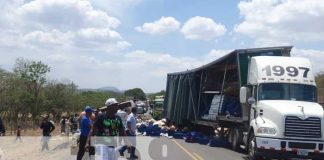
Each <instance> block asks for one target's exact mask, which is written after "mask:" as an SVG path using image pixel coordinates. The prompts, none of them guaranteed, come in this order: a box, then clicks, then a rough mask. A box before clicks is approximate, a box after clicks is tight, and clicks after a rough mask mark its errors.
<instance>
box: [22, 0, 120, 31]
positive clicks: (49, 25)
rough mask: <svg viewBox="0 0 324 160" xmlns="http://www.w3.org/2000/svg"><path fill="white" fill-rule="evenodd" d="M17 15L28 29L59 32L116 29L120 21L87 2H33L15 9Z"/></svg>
mask: <svg viewBox="0 0 324 160" xmlns="http://www.w3.org/2000/svg"><path fill="white" fill-rule="evenodd" d="M17 15H18V16H19V17H20V18H21V19H22V20H23V21H24V23H27V22H28V25H29V27H36V28H46V29H53V28H55V29H59V30H61V31H67V30H73V29H79V28H89V27H101V28H116V27H118V26H119V25H120V21H119V20H118V19H116V18H114V17H110V16H108V15H107V14H106V13H105V12H103V11H101V10H95V9H94V8H93V7H92V5H91V3H90V2H89V1H79V0H68V1H66V0H46V1H44V0H35V1H31V2H29V3H26V4H24V5H22V6H21V7H19V8H18V9H17Z"/></svg>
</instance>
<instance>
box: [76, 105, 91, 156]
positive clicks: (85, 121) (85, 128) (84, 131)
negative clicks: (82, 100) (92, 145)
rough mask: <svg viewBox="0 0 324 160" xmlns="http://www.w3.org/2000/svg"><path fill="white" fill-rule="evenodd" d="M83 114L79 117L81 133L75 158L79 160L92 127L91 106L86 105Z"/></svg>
mask: <svg viewBox="0 0 324 160" xmlns="http://www.w3.org/2000/svg"><path fill="white" fill-rule="evenodd" d="M84 111H85V113H86V114H85V115H84V116H83V117H82V118H81V123H80V128H81V134H80V143H79V152H78V155H77V160H81V159H82V157H83V155H84V152H85V149H86V146H87V144H89V139H90V134H91V133H90V132H91V129H92V121H91V120H90V116H91V115H92V108H91V107H89V106H87V107H86V108H85V109H84Z"/></svg>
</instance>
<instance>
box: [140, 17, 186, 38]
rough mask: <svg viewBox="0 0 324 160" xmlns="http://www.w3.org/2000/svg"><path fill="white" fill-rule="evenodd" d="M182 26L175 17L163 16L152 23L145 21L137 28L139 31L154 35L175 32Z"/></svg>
mask: <svg viewBox="0 0 324 160" xmlns="http://www.w3.org/2000/svg"><path fill="white" fill-rule="evenodd" d="M179 27H180V22H178V21H177V20H176V19H175V18H173V17H161V18H160V19H159V20H157V21H154V22H152V23H144V24H143V25H142V26H138V27H136V28H135V29H136V30H137V31H138V32H143V33H148V34H152V35H163V34H167V33H169V32H174V31H176V30H178V29H179Z"/></svg>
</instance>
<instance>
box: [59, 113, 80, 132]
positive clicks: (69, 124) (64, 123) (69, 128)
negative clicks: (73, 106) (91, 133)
mask: <svg viewBox="0 0 324 160" xmlns="http://www.w3.org/2000/svg"><path fill="white" fill-rule="evenodd" d="M78 119H79V115H78V114H75V115H74V116H71V117H62V119H61V120H60V126H61V134H62V135H69V133H70V132H71V133H74V132H76V131H77V130H78Z"/></svg>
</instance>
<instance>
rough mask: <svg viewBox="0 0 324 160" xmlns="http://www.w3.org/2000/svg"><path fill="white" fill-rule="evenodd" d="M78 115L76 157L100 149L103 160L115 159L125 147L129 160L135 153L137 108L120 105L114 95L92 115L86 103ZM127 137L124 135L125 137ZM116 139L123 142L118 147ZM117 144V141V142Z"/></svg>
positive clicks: (78, 157)
mask: <svg viewBox="0 0 324 160" xmlns="http://www.w3.org/2000/svg"><path fill="white" fill-rule="evenodd" d="M97 111H98V110H97ZM84 112H85V114H84V115H83V116H82V117H80V129H81V134H80V139H79V151H78V154H77V160H81V159H82V157H83V156H84V153H85V151H86V150H89V151H90V150H93V148H95V149H94V150H95V152H99V153H100V154H99V155H100V156H102V159H108V160H114V159H115V155H116V152H117V150H118V151H119V153H120V155H121V156H124V152H125V151H126V150H127V149H128V150H129V153H130V157H129V158H130V159H137V158H138V157H137V156H136V155H135V145H136V140H135V135H136V134H135V133H136V107H133V108H130V107H127V108H120V106H119V105H118V102H117V100H116V99H115V98H109V99H107V101H106V103H105V107H104V108H101V110H100V112H101V113H97V114H96V115H95V117H93V112H94V111H93V109H92V108H91V107H89V106H87V107H86V108H85V109H84ZM126 136H127V137H126ZM117 139H119V140H118V142H121V141H122V140H123V141H124V145H123V146H121V147H117V146H118V145H117ZM119 145H120V144H119Z"/></svg>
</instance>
